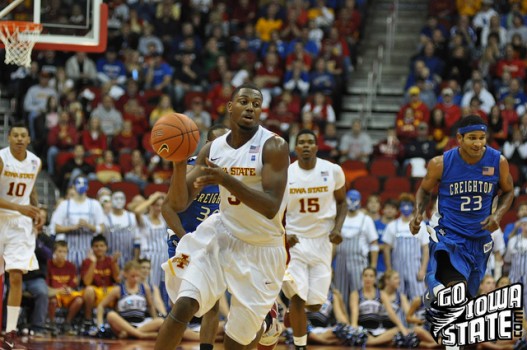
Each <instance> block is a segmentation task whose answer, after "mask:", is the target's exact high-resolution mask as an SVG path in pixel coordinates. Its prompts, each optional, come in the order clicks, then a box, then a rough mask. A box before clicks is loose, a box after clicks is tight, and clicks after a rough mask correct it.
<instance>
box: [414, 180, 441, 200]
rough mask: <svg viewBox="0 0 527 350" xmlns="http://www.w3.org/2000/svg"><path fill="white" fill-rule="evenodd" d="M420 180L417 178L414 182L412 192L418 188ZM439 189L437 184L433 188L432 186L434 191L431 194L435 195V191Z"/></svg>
mask: <svg viewBox="0 0 527 350" xmlns="http://www.w3.org/2000/svg"><path fill="white" fill-rule="evenodd" d="M421 181H423V179H417V180H416V181H415V182H414V188H413V191H412V192H414V193H415V192H417V190H418V189H419V186H421ZM438 191H439V185H437V186H436V187H435V188H434V191H433V192H432V195H433V196H437V192H438Z"/></svg>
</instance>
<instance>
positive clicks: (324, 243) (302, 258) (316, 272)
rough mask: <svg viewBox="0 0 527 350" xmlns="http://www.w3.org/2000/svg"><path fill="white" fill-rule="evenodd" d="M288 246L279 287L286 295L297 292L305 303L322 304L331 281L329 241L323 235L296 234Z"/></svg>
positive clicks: (330, 248)
mask: <svg viewBox="0 0 527 350" xmlns="http://www.w3.org/2000/svg"><path fill="white" fill-rule="evenodd" d="M298 240H299V242H298V243H297V244H295V245H294V246H293V247H292V248H290V249H289V253H290V254H291V261H290V262H289V265H288V267H287V271H286V273H285V275H286V277H285V279H284V286H283V290H284V293H285V295H286V296H287V297H288V298H291V297H293V296H294V295H298V296H299V297H300V299H302V300H304V301H305V302H306V305H322V304H324V303H325V302H326V300H327V298H328V292H329V286H330V284H331V250H332V244H331V242H330V241H329V237H328V236H327V235H325V236H323V237H317V238H306V237H301V236H298Z"/></svg>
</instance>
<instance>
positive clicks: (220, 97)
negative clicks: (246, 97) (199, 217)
mask: <svg viewBox="0 0 527 350" xmlns="http://www.w3.org/2000/svg"><path fill="white" fill-rule="evenodd" d="M108 5H109V23H108V47H107V50H106V51H105V52H104V53H102V54H86V53H84V52H77V53H66V52H59V51H40V52H38V51H35V52H34V53H33V56H34V57H33V61H32V64H31V67H30V68H22V67H20V68H18V69H16V68H11V69H10V70H9V69H8V68H7V67H6V69H8V71H7V72H3V73H2V74H3V76H4V80H5V81H4V84H5V85H7V86H8V87H9V89H10V91H11V94H12V95H13V97H14V101H16V103H15V108H16V117H17V118H25V119H26V120H27V121H28V125H29V128H30V134H31V137H32V142H33V146H34V150H35V151H36V153H37V154H38V155H39V156H40V157H41V158H42V159H43V160H45V168H44V169H45V170H47V172H48V174H49V175H51V176H52V178H53V179H54V180H55V182H56V184H57V185H58V186H59V187H60V188H61V190H62V192H63V193H64V192H65V190H66V189H67V187H68V185H71V183H69V182H68V179H73V177H72V176H71V173H72V171H75V170H79V169H80V170H81V171H82V172H83V173H85V175H88V176H89V177H90V179H97V180H99V181H100V182H102V183H107V182H114V181H121V180H127V181H132V182H136V183H137V184H138V185H139V186H140V187H141V188H144V186H145V185H146V184H147V183H149V182H156V183H160V182H161V183H162V182H166V181H167V180H168V178H167V177H166V176H158V174H157V173H158V172H161V173H163V172H164V171H165V170H166V167H170V166H171V165H170V164H164V163H163V162H162V161H161V160H160V159H159V157H156V156H154V152H153V150H152V148H151V145H150V129H151V127H152V125H153V124H154V123H155V121H156V120H157V119H158V118H159V117H160V116H162V115H165V114H169V113H173V112H174V111H177V112H182V113H185V114H186V115H188V116H189V117H191V118H192V119H193V120H194V121H195V122H196V124H197V125H198V126H199V128H200V130H201V131H202V132H203V134H204V132H205V131H206V130H207V128H208V127H209V126H210V125H211V124H213V123H227V122H228V120H227V119H228V116H227V115H226V113H225V112H226V103H227V101H228V100H229V99H230V95H231V93H232V91H233V89H234V88H235V87H236V86H239V85H240V84H242V83H243V82H245V81H252V82H254V83H256V84H257V85H258V86H259V87H260V88H261V89H262V92H263V95H264V104H263V113H262V123H263V124H264V125H266V126H267V127H269V128H270V129H272V130H273V131H275V132H277V133H279V134H280V135H282V136H284V137H285V138H286V139H290V138H291V137H294V133H295V132H296V131H298V130H299V128H303V127H310V128H312V129H315V130H316V131H317V133H318V134H319V135H320V144H321V146H322V147H323V148H325V149H326V150H327V153H328V154H331V155H332V156H335V157H336V156H337V153H336V152H335V147H336V146H337V145H336V144H335V143H334V142H332V138H334V137H335V135H332V131H331V130H330V131H329V135H328V136H327V138H328V140H326V139H325V131H326V124H331V125H332V126H328V128H329V129H332V128H333V129H335V127H334V124H335V122H336V120H337V117H336V113H338V110H339V108H338V107H337V106H339V105H340V100H341V90H342V86H343V85H344V84H345V80H346V78H347V77H348V75H349V73H350V72H351V71H352V69H353V64H354V62H355V58H356V53H355V51H356V47H357V43H358V41H359V39H360V29H361V24H362V19H363V16H364V14H365V9H366V3H365V1H363V0H362V1H356V0H334V1H321V0H311V1H303V0H296V1H265V0H262V1H247V0H244V1H232V0H225V1H192V0H188V1H175V0H162V1H159V2H150V1H137V2H136V1H128V2H124V1H109V2H108ZM18 13H21V12H20V11H18ZM53 15H54V16H55V21H57V22H61V23H62V22H64V21H66V22H67V21H73V20H77V18H76V17H75V18H73V17H71V18H68V17H67V16H68V14H67V13H66V12H64V13H63V12H61V9H56V11H53ZM44 135H47V137H46V136H44ZM203 139H204V137H203ZM202 143H203V142H202ZM77 145H82V146H83V148H82V149H81V148H80V147H77ZM134 150H139V152H140V153H139V154H136V153H134ZM82 152H84V155H83V156H81V153H82ZM337 158H338V157H336V158H335V159H337ZM70 159H75V161H74V162H69V163H68V164H67V165H68V166H65V165H66V163H67V162H68V161H69V160H70Z"/></svg>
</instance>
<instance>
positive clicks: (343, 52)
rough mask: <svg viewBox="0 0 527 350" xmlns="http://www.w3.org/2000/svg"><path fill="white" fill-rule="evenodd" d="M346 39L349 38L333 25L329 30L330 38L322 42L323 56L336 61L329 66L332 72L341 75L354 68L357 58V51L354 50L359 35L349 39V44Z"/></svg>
mask: <svg viewBox="0 0 527 350" xmlns="http://www.w3.org/2000/svg"><path fill="white" fill-rule="evenodd" d="M349 38H351V37H349ZM346 40H347V38H346V37H343V36H342V33H339V31H338V29H337V28H335V27H332V28H331V29H330V32H329V38H327V39H325V40H324V41H323V42H322V43H323V45H322V54H321V56H322V57H324V58H326V59H328V60H329V61H330V62H334V63H332V64H330V65H329V67H328V69H329V71H330V73H332V74H335V75H341V74H342V73H350V72H351V70H352V69H353V64H355V63H356V62H355V63H352V60H353V61H355V60H356V57H355V56H356V53H355V52H354V51H353V50H355V48H354V45H355V41H356V40H358V37H357V38H354V39H353V38H351V39H349V44H348V42H347V41H346ZM349 46H351V48H350V47H349ZM350 51H352V52H350ZM352 53H353V54H352Z"/></svg>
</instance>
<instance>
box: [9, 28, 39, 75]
mask: <svg viewBox="0 0 527 350" xmlns="http://www.w3.org/2000/svg"><path fill="white" fill-rule="evenodd" d="M41 31H42V25H41V24H38V23H33V22H23V21H2V22H0V40H2V42H3V43H4V45H5V60H4V62H5V63H7V64H16V65H19V66H24V67H28V68H29V67H30V66H31V51H32V50H33V47H34V46H35V42H36V41H37V39H38V37H39V36H40V32H41Z"/></svg>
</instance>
